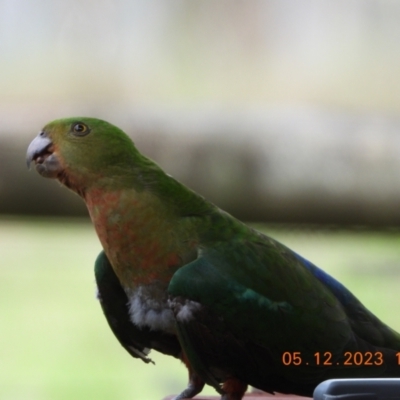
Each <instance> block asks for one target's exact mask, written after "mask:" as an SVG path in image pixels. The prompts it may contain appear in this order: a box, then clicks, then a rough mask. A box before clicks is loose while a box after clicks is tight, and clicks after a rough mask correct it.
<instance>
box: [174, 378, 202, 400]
mask: <svg viewBox="0 0 400 400" xmlns="http://www.w3.org/2000/svg"><path fill="white" fill-rule="evenodd" d="M203 387H204V381H203V379H201V378H200V377H199V376H198V375H196V374H191V376H190V380H189V384H188V385H187V388H186V389H185V390H184V391H183V392H182V393H181V394H178V396H176V397H174V398H173V400H183V399H191V398H192V397H194V396H196V394H199V393H200V392H201V391H202V390H203Z"/></svg>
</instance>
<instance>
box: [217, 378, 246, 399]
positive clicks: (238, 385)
mask: <svg viewBox="0 0 400 400" xmlns="http://www.w3.org/2000/svg"><path fill="white" fill-rule="evenodd" d="M222 389H223V391H224V394H223V395H222V396H221V400H242V398H243V396H244V394H245V393H246V390H247V384H246V383H244V382H242V381H240V380H239V379H236V378H230V379H228V380H226V381H225V382H224V384H223V385H222Z"/></svg>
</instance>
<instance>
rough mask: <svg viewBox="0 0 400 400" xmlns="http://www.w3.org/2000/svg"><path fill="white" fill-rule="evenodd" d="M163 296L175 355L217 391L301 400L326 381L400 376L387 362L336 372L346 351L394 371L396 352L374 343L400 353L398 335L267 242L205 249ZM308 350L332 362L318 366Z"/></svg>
mask: <svg viewBox="0 0 400 400" xmlns="http://www.w3.org/2000/svg"><path fill="white" fill-rule="evenodd" d="M169 292H170V294H171V295H172V297H175V299H174V300H173V301H172V302H171V304H172V308H173V310H174V312H175V315H176V318H177V326H178V334H179V339H180V342H181V344H182V346H183V349H184V351H185V352H186V354H187V356H188V358H189V360H190V361H191V363H192V365H193V367H194V368H195V370H197V372H198V373H199V374H200V375H201V376H202V377H203V378H204V379H205V381H206V382H207V383H208V384H211V385H213V386H214V387H216V388H218V387H219V384H220V383H221V382H223V381H224V380H225V379H227V378H228V377H230V376H234V377H237V378H239V379H241V380H242V381H244V382H247V383H249V384H251V385H253V386H255V387H258V388H260V389H263V390H265V391H270V392H274V391H278V392H282V393H296V394H300V395H308V396H309V395H312V391H313V389H314V387H315V386H316V385H317V384H318V383H319V382H321V381H322V380H324V379H328V378H332V377H357V376H365V377H368V376H400V368H399V367H397V368H395V366H394V365H390V368H388V363H387V362H386V359H385V363H384V364H383V365H381V366H377V365H372V366H369V365H368V366H365V365H361V366H354V365H353V366H344V361H345V352H347V351H348V352H350V353H352V354H353V353H354V352H356V351H359V352H362V353H363V354H364V353H365V352H368V351H370V352H376V351H378V350H379V351H382V352H384V355H385V357H391V360H392V362H391V363H389V364H394V362H393V361H394V360H395V356H394V350H393V351H390V350H386V349H385V348H381V347H379V348H378V347H376V346H377V345H378V344H381V345H382V344H384V337H387V339H388V342H391V343H397V345H398V346H399V345H400V341H399V340H398V335H397V334H396V333H395V332H393V331H391V330H390V328H388V327H386V326H385V325H384V324H382V323H381V322H380V321H379V320H378V319H377V318H376V317H374V316H373V315H372V314H371V313H369V312H368V310H366V309H365V308H364V307H363V306H362V305H361V303H360V302H359V301H358V300H357V299H356V298H355V297H354V296H353V295H352V294H351V293H350V292H349V291H348V290H347V289H345V288H344V286H342V285H341V284H340V283H339V282H337V281H335V280H334V279H333V278H331V277H330V276H329V275H327V274H325V273H324V272H323V271H322V270H320V269H318V268H317V267H315V266H313V265H312V264H311V263H308V262H307V261H306V260H304V259H302V258H301V257H299V256H298V255H296V254H295V253H294V252H292V251H291V250H289V249H287V248H286V247H284V246H283V245H281V244H279V243H277V242H275V241H273V240H272V239H269V238H267V237H264V236H261V235H260V236H257V237H256V238H255V239H254V240H253V239H249V240H243V239H238V240H236V241H231V242H228V243H223V242H221V243H217V244H216V245H214V246H213V247H212V248H205V249H203V250H202V252H201V256H200V257H199V258H198V259H197V260H195V261H193V262H191V263H190V264H187V265H186V266H184V267H182V268H181V269H180V270H178V271H177V272H176V273H175V275H174V277H173V279H172V280H171V283H170V285H169ZM188 300H191V301H193V302H196V303H199V304H200V305H201V307H199V306H197V307H196V306H195V305H192V307H191V303H190V302H188ZM350 314H352V317H351V315H350ZM349 315H350V316H349ZM354 327H356V328H357V329H355V328H354ZM365 327H367V328H369V329H365V331H366V333H365V335H364V336H365V337H364V338H363V337H362V335H359V333H362V332H363V329H364V328H365ZM371 327H372V328H371ZM357 330H358V332H357V333H358V334H356V333H355V331H357ZM382 332H383V333H382ZM396 335H397V336H396ZM371 338H372V340H368V339H371ZM374 341H375V343H374ZM399 347H400V346H399ZM316 353H319V354H320V362H321V363H322V362H323V361H326V360H327V358H328V357H329V362H330V363H331V365H328V366H321V365H316V362H317V359H316V356H315V354H316ZM284 354H286V358H285V359H283V358H282V357H283V355H284ZM295 354H298V355H300V357H301V365H295V362H298V359H295ZM325 354H326V356H325ZM375 361H377V360H375ZM377 362H378V361H377ZM285 364H288V365H285Z"/></svg>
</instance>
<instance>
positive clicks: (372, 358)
mask: <svg viewBox="0 0 400 400" xmlns="http://www.w3.org/2000/svg"><path fill="white" fill-rule="evenodd" d="M396 358H397V364H398V365H400V352H398V353H396ZM383 363H384V359H383V354H382V353H381V352H380V351H375V352H372V351H365V352H361V351H355V352H351V351H346V352H344V353H343V358H342V359H341V360H340V361H337V362H336V361H333V359H332V353H331V352H330V351H325V352H320V351H317V352H316V353H314V357H313V359H312V360H305V359H303V357H302V355H301V352H300V351H285V352H284V353H283V354H282V364H283V365H286V366H299V365H311V366H322V367H323V366H325V367H329V366H335V365H338V366H345V367H346V366H348V367H354V366H379V365H382V364H383Z"/></svg>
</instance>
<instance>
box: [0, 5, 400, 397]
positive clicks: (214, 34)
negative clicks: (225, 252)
mask: <svg viewBox="0 0 400 400" xmlns="http://www.w3.org/2000/svg"><path fill="white" fill-rule="evenodd" d="M399 43H400V3H399V2H397V1H394V0H350V1H349V0H330V1H328V0H304V1H302V2H296V1H289V0H268V1H255V0H246V1H245V0H242V1H237V0H234V1H233V0H231V1H223V0H221V1H218V2H215V1H209V0H206V1H204V0H202V1H200V0H191V1H183V0H165V1H163V2H157V1H154V0H146V1H139V0H131V1H128V0H114V1H108V0H98V1H93V0H79V1H78V0H67V1H64V2H51V1H48V0H37V1H35V2H34V3H33V2H29V1H27V0H12V1H11V0H0V72H1V73H0V120H1V124H0V255H1V259H2V262H1V263H0V327H1V328H0V344H1V345H0V399H1V400H2V399H10V400H11V399H12V400H16V399H23V400H26V399H29V400H30V399H35V400H36V399H39V400H42V399H43V400H47V399H49V400H50V399H51V400H54V399H55V400H58V399H60V400H61V399H71V398H74V399H75V400H80V399H88V398H96V399H98V400H103V399H104V400H108V399H115V398H118V399H132V398H138V399H139V398H141V399H146V400H147V399H161V398H162V397H163V396H164V395H167V394H170V393H176V392H178V391H180V390H181V389H182V387H183V386H184V385H185V384H186V373H185V368H184V367H183V366H180V365H179V363H176V362H174V361H172V362H170V360H169V359H168V358H166V357H161V356H157V355H154V357H153V358H154V360H155V361H156V364H157V365H156V366H152V365H145V364H143V363H141V362H140V361H138V360H133V359H130V357H129V355H128V354H125V353H124V351H123V349H122V348H121V347H120V346H119V344H118V342H117V341H116V340H114V338H113V337H112V334H111V332H110V330H109V328H108V327H107V325H106V322H105V321H104V318H103V316H102V315H101V311H100V307H99V306H98V304H96V301H95V299H94V282H93V281H94V278H93V274H92V266H93V263H94V259H95V257H96V254H97V253H98V252H99V251H100V244H99V242H98V240H97V237H96V235H95V233H94V230H93V228H92V226H91V224H90V221H89V219H88V216H87V212H86V209H85V206H84V204H83V203H82V202H81V200H80V199H79V198H78V197H77V196H75V195H74V194H72V193H70V192H69V191H67V190H66V189H64V188H62V187H60V185H58V184H57V183H56V182H54V181H51V180H46V179H43V178H41V177H39V176H38V174H36V172H34V171H30V172H28V171H27V169H26V166H25V162H24V160H25V152H26V148H27V146H28V144H29V142H30V141H31V140H32V139H33V137H34V136H35V135H36V134H37V132H38V131H39V130H40V129H41V128H42V126H43V125H45V124H46V123H47V122H48V121H50V120H53V119H57V118H61V117H67V116H74V115H76V116H83V115H84V116H92V117H98V118H102V119H105V120H108V121H109V122H112V123H114V124H115V125H117V126H119V127H121V128H122V129H123V130H125V131H126V132H127V133H128V134H129V135H130V136H131V137H132V138H133V140H134V141H135V142H136V144H137V147H138V148H139V149H140V150H141V151H142V152H143V153H144V154H146V155H148V156H150V157H151V158H153V159H154V160H155V161H157V162H158V163H159V164H160V165H161V166H162V167H163V168H164V169H165V170H166V171H167V172H169V173H170V174H172V175H173V176H174V177H176V178H177V179H179V180H181V181H182V182H184V183H186V184H187V185H189V186H190V187H192V188H193V189H195V190H196V191H198V192H200V193H201V194H203V195H204V196H206V197H207V198H208V199H210V200H212V201H213V202H215V203H216V204H217V205H219V206H220V207H222V208H224V209H225V210H227V211H229V212H230V213H232V214H233V215H235V216H237V217H238V218H240V219H242V220H245V221H248V222H250V223H253V224H255V225H256V226H258V227H259V228H260V229H262V230H264V231H266V232H267V233H269V234H271V235H272V236H274V237H275V238H277V239H278V240H280V241H282V242H284V243H285V244H286V245H288V246H289V247H292V248H293V249H294V250H296V251H297V252H299V253H300V254H302V255H303V256H305V257H307V258H309V259H310V260H312V261H313V262H314V263H316V264H317V265H319V266H321V267H322V268H323V269H325V270H326V271H328V272H329V273H331V274H332V275H334V276H335V277H337V278H338V279H339V280H341V281H342V282H343V283H344V284H345V285H346V286H347V287H349V288H350V289H351V290H352V291H353V292H354V293H355V294H356V296H357V297H359V298H360V300H362V301H363V303H364V304H365V305H366V306H367V307H368V308H370V309H371V310H372V311H373V312H375V313H376V314H377V315H378V316H379V317H380V318H381V319H383V320H384V321H385V322H387V323H388V324H389V325H391V326H392V327H393V328H395V329H397V330H400V322H399V318H398V317H397V315H396V314H397V313H396V312H395V311H394V310H395V309H397V308H398V307H397V306H398V305H399V302H400V299H399V298H398V289H397V286H398V282H399V278H400V233H399V230H398V227H399V225H400V208H399V207H398V204H399V198H400V174H399V171H400V45H399ZM209 393H213V391H212V390H211V391H210V392H209Z"/></svg>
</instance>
